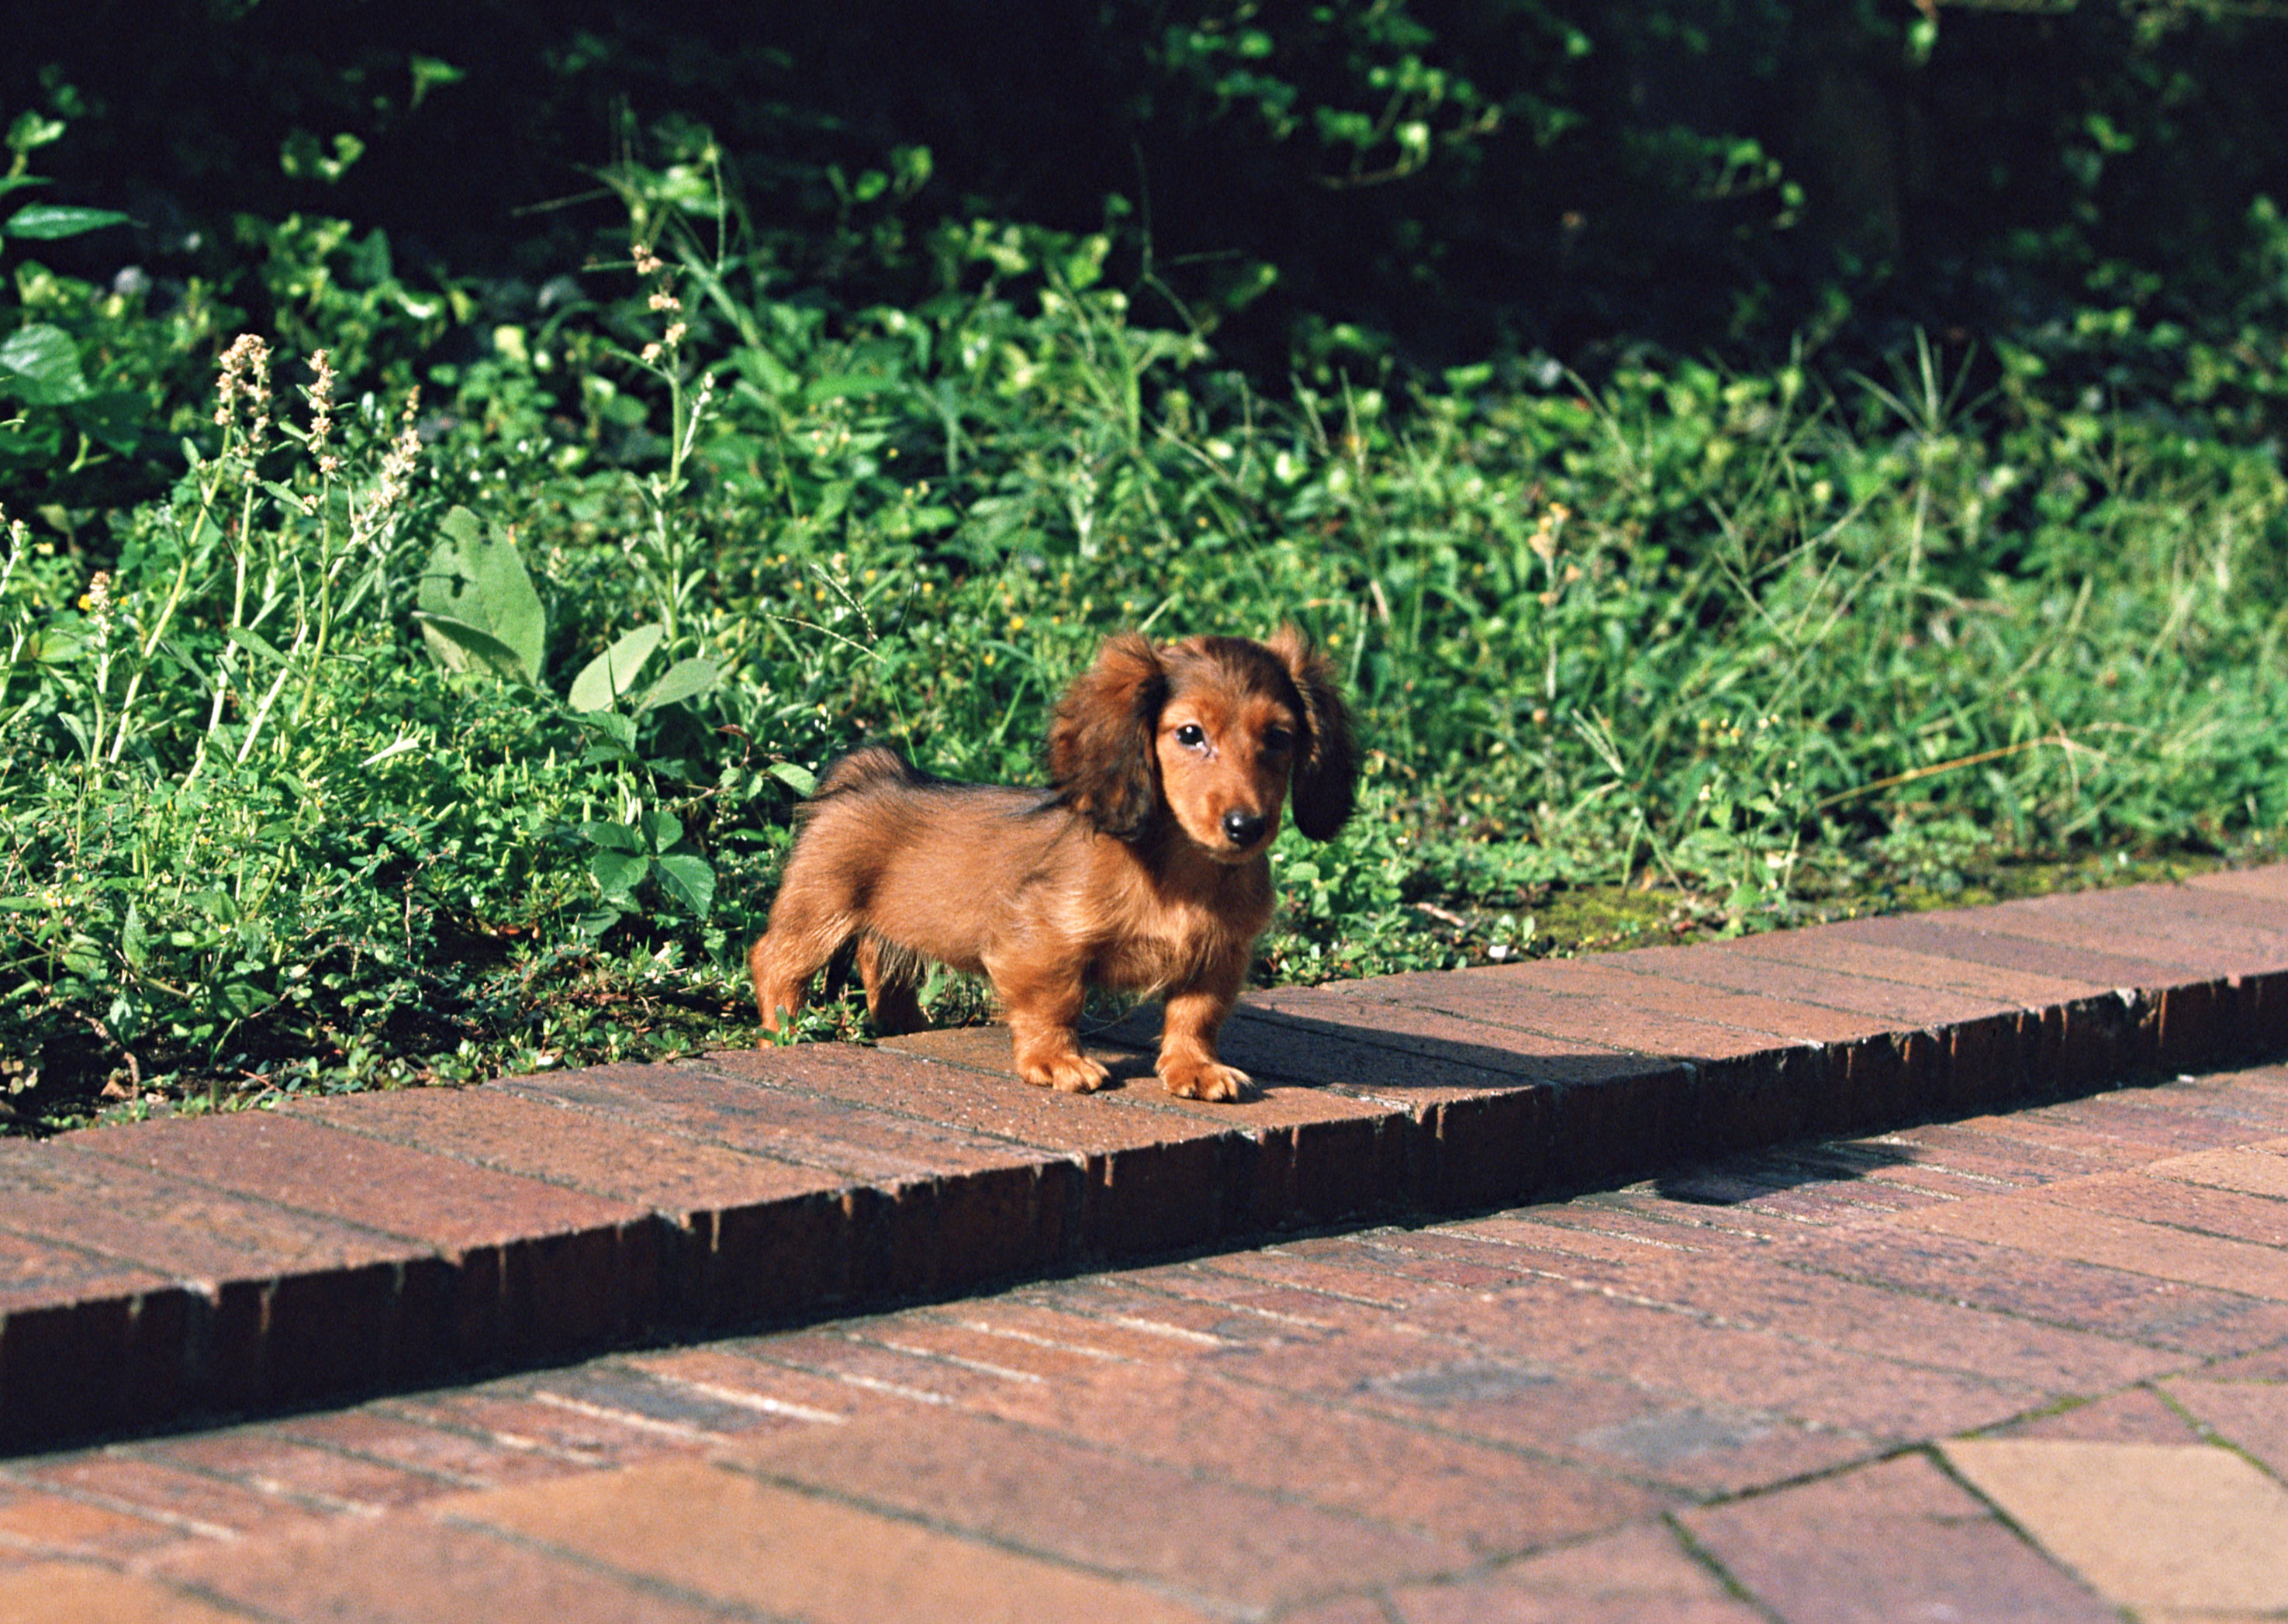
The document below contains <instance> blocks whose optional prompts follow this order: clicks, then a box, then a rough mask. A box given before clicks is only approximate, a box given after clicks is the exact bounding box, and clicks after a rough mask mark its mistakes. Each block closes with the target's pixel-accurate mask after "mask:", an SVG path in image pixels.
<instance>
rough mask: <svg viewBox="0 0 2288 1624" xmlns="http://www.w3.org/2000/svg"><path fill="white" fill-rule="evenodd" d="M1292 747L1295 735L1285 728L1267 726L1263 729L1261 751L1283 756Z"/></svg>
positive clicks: (1268, 754)
mask: <svg viewBox="0 0 2288 1624" xmlns="http://www.w3.org/2000/svg"><path fill="white" fill-rule="evenodd" d="M1294 748H1295V735H1294V734H1293V733H1290V732H1288V731H1287V729H1285V728H1283V727H1267V728H1265V729H1264V730H1263V753H1264V754H1265V755H1266V756H1284V755H1285V754H1286V753H1287V752H1288V751H1289V750H1291V749H1294Z"/></svg>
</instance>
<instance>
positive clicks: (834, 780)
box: [795, 744, 931, 818]
mask: <svg viewBox="0 0 2288 1624" xmlns="http://www.w3.org/2000/svg"><path fill="white" fill-rule="evenodd" d="M930 781H931V779H930V776H929V774H928V773H926V772H923V771H922V770H921V769H920V768H919V767H918V766H916V765H914V764H913V763H911V762H910V761H908V760H907V759H906V758H905V757H902V756H901V755H899V754H898V752H897V751H895V750H894V749H891V748H890V747H889V746H888V745H886V744H862V745H860V746H859V747H858V748H857V749H854V750H852V751H851V752H850V753H849V754H848V755H846V756H838V757H835V758H834V760H833V761H831V762H830V763H829V764H827V768H826V771H825V772H822V773H820V774H819V775H818V788H815V789H814V790H812V791H811V794H810V799H809V800H807V801H806V802H804V803H803V804H802V805H801V806H800V807H799V808H798V809H797V811H796V814H795V815H796V816H797V817H798V818H804V817H807V816H808V814H809V813H810V812H812V810H813V809H814V808H815V807H816V806H817V805H818V804H820V803H821V802H822V801H826V800H830V799H831V798H832V797H834V796H843V795H849V794H852V793H854V792H855V791H861V790H866V789H872V788H878V787H879V786H882V785H886V784H905V785H922V784H926V783H929V782H930Z"/></svg>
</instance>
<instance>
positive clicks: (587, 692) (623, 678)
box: [570, 623, 667, 710]
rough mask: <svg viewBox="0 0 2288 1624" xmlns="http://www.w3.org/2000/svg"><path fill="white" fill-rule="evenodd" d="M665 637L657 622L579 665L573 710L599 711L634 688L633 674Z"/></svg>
mask: <svg viewBox="0 0 2288 1624" xmlns="http://www.w3.org/2000/svg"><path fill="white" fill-rule="evenodd" d="M666 635H667V633H666V630H665V629H664V628H663V627H661V626H659V625H658V624H656V623H654V624H652V625H649V626H639V627H637V628H636V629H635V630H633V631H631V632H630V633H628V634H627V636H625V637H624V638H620V639H619V640H618V641H617V642H616V643H614V644H613V645H612V646H611V647H609V648H608V649H606V650H605V651H604V652H603V653H602V654H598V655H597V656H596V657H595V658H594V659H593V660H591V661H588V663H587V664H586V665H584V666H582V667H581V668H580V674H579V675H578V676H577V677H574V678H573V679H572V692H571V695H570V697H571V701H572V709H575V710H601V709H604V707H606V706H607V705H609V704H610V703H611V702H612V701H615V700H616V699H618V698H619V697H620V695H622V694H623V693H626V692H627V691H628V690H629V689H630V688H632V687H633V686H635V680H636V673H637V672H639V671H640V670H642V669H643V664H644V661H647V660H648V659H650V658H651V655H652V651H653V650H654V649H655V648H657V647H658V646H659V640H660V638H663V637H664V636H666Z"/></svg>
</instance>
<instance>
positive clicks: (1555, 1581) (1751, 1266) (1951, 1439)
mask: <svg viewBox="0 0 2288 1624" xmlns="http://www.w3.org/2000/svg"><path fill="white" fill-rule="evenodd" d="M2284 1264H2288V1066H2278V1065H2276V1066H2268V1067H2260V1068H2257V1069H2252V1070H2244V1071H2240V1072H2236V1073H2222V1074H2218V1073H2211V1074H2205V1075H2200V1076H2193V1077H2186V1078H2181V1079H2178V1080H2174V1081H2166V1082H2158V1083H2151V1084H2147V1085H2143V1086H2135V1087H2130V1088H2125V1089H2117V1090H2109V1091H2106V1092H2102V1093H2098V1094H2094V1095H2090V1096H2086V1097H2079V1098H2076V1099H2073V1100H2070V1101H2065V1102H2060V1103H2056V1104H2052V1105H2038V1106H2030V1107H2024V1108H2021V1109H2019V1110H2016V1111H2011V1112H2006V1113H1983V1114H1978V1115H1974V1116H1970V1117H1966V1118H1960V1119H1957V1120H1951V1121H1934V1122H1927V1123H1925V1124H1922V1125H1919V1126H1916V1127H1912V1128H1908V1129H1898V1130H1893V1131H1885V1132H1877V1133H1873V1134H1867V1135H1860V1136H1854V1137H1839V1138H1829V1139H1821V1140H1807V1141H1797V1142H1794V1143H1791V1144H1788V1145H1778V1146H1773V1147H1769V1148H1767V1149H1764V1150H1760V1151H1752V1152H1747V1153H1739V1154H1736V1155H1734V1156H1731V1157H1728V1158H1724V1159H1720V1160H1717V1161H1711V1162H1704V1163H1699V1164H1692V1165H1685V1166H1680V1167H1678V1168H1672V1169H1670V1170H1668V1171H1666V1172H1664V1173H1663V1174H1661V1175H1659V1176H1656V1178H1654V1179H1652V1180H1649V1181H1646V1182H1641V1183H1637V1184H1631V1185H1627V1186H1625V1187H1621V1188H1618V1189H1615V1190H1611V1191H1609V1192H1593V1193H1589V1194H1585V1195H1581V1196H1578V1197H1576V1198H1574V1199H1572V1200H1568V1201H1564V1202H1558V1203H1545V1204H1540V1205H1534V1206H1527V1207H1521V1208H1508V1209H1504V1210H1498V1211H1492V1212H1482V1213H1478V1214H1475V1215H1470V1216H1457V1217H1452V1218H1449V1219H1446V1220H1443V1221H1440V1220H1435V1219H1430V1220H1424V1221H1419V1222H1415V1223H1410V1224H1383V1225H1379V1226H1376V1227H1370V1228H1366V1229H1362V1230H1355V1231H1348V1232H1343V1231H1332V1232H1330V1231H1321V1232H1309V1233H1295V1234H1291V1235H1289V1236H1287V1237H1285V1238H1283V1239H1282V1240H1277V1241H1275V1242H1274V1243H1272V1244H1270V1245H1267V1246H1260V1247H1256V1248H1241V1249H1234V1250H1229V1251H1220V1252H1211V1253H1207V1254H1204V1255H1200V1256H1192V1257H1189V1258H1185V1259H1180V1260H1176V1261H1165V1262H1158V1263H1153V1264H1144V1265H1140V1266H1133V1267H1129V1268H1124V1269H1118V1270H1111V1271H1102V1272H1098V1273H1093V1274H1084V1275H1078V1276H1074V1277H1069V1278H1066V1279H1056V1280H1049V1281H1035V1282H1030V1283H1027V1284H1022V1285H1018V1286H1015V1287H1009V1288H1007V1289H1005V1290H1002V1291H999V1292H997V1293H990V1294H981V1295H973V1296H970V1297H967V1298H964V1299H962V1300H958V1301H954V1302H948V1303H932V1304H924V1305H920V1306H916V1307H911V1308H906V1309H902V1310H898V1311H890V1312H886V1313H879V1314H874V1315H869V1316H862V1317H857V1318H849V1319H838V1320H833V1321H827V1322H822V1323H815V1324H812V1325H808V1326H806V1327H798V1328H792V1329H788V1330H783V1331H778V1332H771V1333H764V1334H761V1335H747V1336H740V1337H729V1338H719V1339H716V1340H712V1341H707V1342H699V1343H686V1344H683V1345H678V1346H672V1347H664V1348H655V1349H650V1350H640V1351H626V1352H622V1353H617V1354H613V1355H608V1356H606V1357H604V1358H602V1359H594V1360H591V1361H588V1362H585V1363H582V1364H575V1365H569V1366H565V1367H559V1368H556V1369H552V1370H549V1371H545V1372H541V1373H537V1374H519V1375H512V1376H507V1377H501V1378H496V1379H494V1380H491V1381H489V1382H482V1383H479V1384H475V1385H470V1386H463V1387H456V1388H446V1389H438V1390H427V1391H417V1392H407V1393H401V1394H397V1395H393V1396H390V1397H385V1398H377V1399H372V1400H369V1401H367V1402H365V1403H363V1404H361V1405H359V1406H354V1407H351V1408H346V1409H337V1410H315V1411H310V1412H306V1413H303V1414H294V1415H289V1416H286V1417H283V1418H279V1419H274V1420H270V1421H267V1422H257V1423H251V1424H242V1425H239V1426H236V1427H232V1428H227V1429H222V1430H210V1431H203V1432H193V1433H187V1434H179V1435H175V1436H169V1437H160V1438H146V1439H142V1440H139V1441H130V1442H123V1443H118V1444H114V1445H111V1446H104V1447H99V1448H96V1449H91V1450H83V1451H78V1452H75V1453H64V1454H31V1455H20V1456H18V1457H15V1458H13V1459H12V1460H9V1461H7V1462H0V1619H7V1620H15V1619H19V1618H20V1619H25V1620H83V1619H84V1620H133V1619H143V1618H148V1619H187V1620H220V1619H233V1620H238V1619H266V1620H320V1619H338V1618H348V1619H370V1620H399V1619H402V1620H417V1619H418V1620H431V1619H438V1618H463V1617H467V1618H474V1617H485V1616H502V1617H512V1618H525V1617H536V1616H548V1617H550V1618H551V1619H552V1620H555V1621H556V1624H582V1621H584V1620H591V1619H593V1620H652V1619H658V1620H753V1619H774V1620H775V1619H805V1620H884V1619H899V1620H905V1619H916V1620H927V1619H937V1618H946V1619H956V1620H964V1621H965V1624H967V1621H969V1620H986V1619H1003V1618H1008V1619H1016V1618H1026V1619H1032V1618H1038V1617H1044V1616H1048V1617H1072V1618H1084V1619H1108V1620H1114V1619H1117V1620H1129V1619H1137V1620H1157V1619H1180V1620H1235V1619H1271V1620H1283V1621H1286V1624H1390V1621H1391V1620H1401V1621H1402V1624H1430V1621H1434V1620H1473V1621H1476V1620H1616V1621H1618V1620H1630V1621H1632V1624H1633V1621H1638V1620H1710V1621H1733V1620H1736V1621H1737V1624H1759V1621H1760V1624H1772V1621H1773V1620H1780V1621H1782V1624H1815V1621H1818V1620H1858V1619H1865V1620H1913V1619H1963V1620H1989V1619H2026V1620H2093V1621H2096V1620H2119V1619H2122V1618H2124V1617H2127V1618H2131V1619H2135V1620H2149V1621H2151V1624H2174V1621H2176V1620H2196V1619H2198V1620H2212V1621H2216V1620H2250V1619H2261V1618H2273V1619H2278V1618H2283V1617H2288V1485H2284V1480H2288V1269H2284V1266H2283V1265H2284Z"/></svg>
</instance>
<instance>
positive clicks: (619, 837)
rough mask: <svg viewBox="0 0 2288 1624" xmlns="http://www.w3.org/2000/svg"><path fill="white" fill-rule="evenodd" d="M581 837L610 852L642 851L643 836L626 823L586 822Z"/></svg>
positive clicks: (581, 829)
mask: <svg viewBox="0 0 2288 1624" xmlns="http://www.w3.org/2000/svg"><path fill="white" fill-rule="evenodd" d="M580 838H581V839H583V840H584V841H586V842H587V843H588V844H590V845H593V846H601V847H603V848H604V849H605V850H606V851H608V852H642V851H643V849H644V842H643V836H642V835H641V834H640V833H639V832H638V831H637V830H634V829H632V828H629V827H628V826H627V825H626V824H624V823H584V824H582V825H581V826H580Z"/></svg>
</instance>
